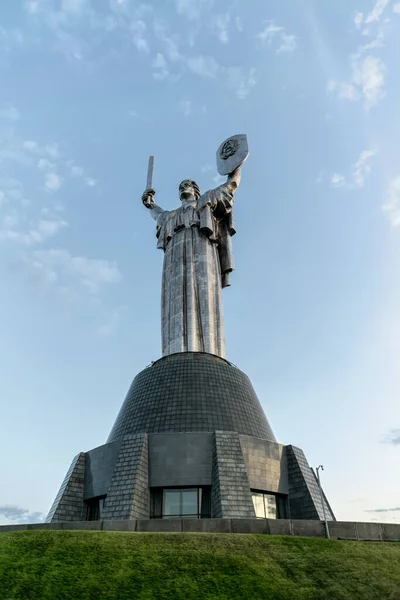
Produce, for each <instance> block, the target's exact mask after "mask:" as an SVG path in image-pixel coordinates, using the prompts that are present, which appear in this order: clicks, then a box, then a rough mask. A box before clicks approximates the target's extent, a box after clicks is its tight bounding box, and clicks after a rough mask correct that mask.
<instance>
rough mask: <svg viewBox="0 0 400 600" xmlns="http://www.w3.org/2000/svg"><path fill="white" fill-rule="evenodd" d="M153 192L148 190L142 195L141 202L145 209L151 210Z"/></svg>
mask: <svg viewBox="0 0 400 600" xmlns="http://www.w3.org/2000/svg"><path fill="white" fill-rule="evenodd" d="M155 193H156V192H155V190H152V189H148V190H145V191H144V192H143V194H142V202H143V204H144V205H145V207H146V208H151V207H152V206H153V205H154V194H155Z"/></svg>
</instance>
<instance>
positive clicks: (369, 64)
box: [328, 54, 386, 110]
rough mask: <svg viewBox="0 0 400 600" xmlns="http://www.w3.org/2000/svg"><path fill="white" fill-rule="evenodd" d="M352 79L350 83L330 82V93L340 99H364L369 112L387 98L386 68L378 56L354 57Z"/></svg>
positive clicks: (352, 60) (358, 55)
mask: <svg viewBox="0 0 400 600" xmlns="http://www.w3.org/2000/svg"><path fill="white" fill-rule="evenodd" d="M351 62H352V64H351V67H352V77H351V80H350V81H341V82H337V81H334V80H330V81H329V83H328V91H329V92H336V93H337V95H338V97H339V98H341V99H345V100H350V101H356V100H359V99H360V98H363V100H364V105H365V108H366V109H367V110H369V109H370V108H372V107H373V106H376V105H377V104H379V102H380V101H381V100H382V99H383V98H384V97H385V95H386V92H385V78H386V66H385V64H384V63H383V61H382V60H381V59H380V58H378V57H376V56H372V55H369V56H366V57H365V58H362V57H360V54H356V55H353V56H352V59H351Z"/></svg>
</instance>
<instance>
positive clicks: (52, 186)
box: [44, 172, 62, 192]
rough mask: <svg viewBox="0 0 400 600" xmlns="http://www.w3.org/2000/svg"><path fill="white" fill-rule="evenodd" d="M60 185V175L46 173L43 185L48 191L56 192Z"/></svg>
mask: <svg viewBox="0 0 400 600" xmlns="http://www.w3.org/2000/svg"><path fill="white" fill-rule="evenodd" d="M61 185H62V181H61V177H60V176H59V175H58V174H57V173H53V172H50V173H46V176H45V181H44V187H45V188H46V190H47V191H48V192H57V190H59V189H60V187H61Z"/></svg>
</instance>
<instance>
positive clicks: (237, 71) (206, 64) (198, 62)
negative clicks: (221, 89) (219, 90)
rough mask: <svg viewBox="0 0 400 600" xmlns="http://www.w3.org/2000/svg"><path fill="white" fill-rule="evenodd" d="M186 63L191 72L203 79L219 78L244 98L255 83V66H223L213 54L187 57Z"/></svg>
mask: <svg viewBox="0 0 400 600" xmlns="http://www.w3.org/2000/svg"><path fill="white" fill-rule="evenodd" d="M186 64H187V66H188V68H189V70H190V71H192V73H195V74H196V75H199V76H200V77H202V78H203V79H217V78H218V79H219V80H221V81H222V82H224V83H225V85H227V87H228V88H229V89H231V90H233V91H234V92H235V93H236V96H237V98H238V99H239V100H244V99H245V98H246V97H247V96H248V95H249V93H250V91H251V89H252V88H253V87H254V86H255V85H256V83H257V77H256V70H255V68H250V69H245V68H243V67H223V66H221V65H220V64H219V63H218V62H217V61H216V59H215V58H214V57H213V56H207V55H199V56H195V57H191V58H188V59H187V61H186Z"/></svg>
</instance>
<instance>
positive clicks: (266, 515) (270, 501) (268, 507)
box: [252, 492, 286, 519]
mask: <svg viewBox="0 0 400 600" xmlns="http://www.w3.org/2000/svg"><path fill="white" fill-rule="evenodd" d="M252 498H253V504H254V511H255V513H256V517H257V519H285V518H286V510H285V505H286V499H285V496H279V495H276V494H266V493H264V492H252Z"/></svg>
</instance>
